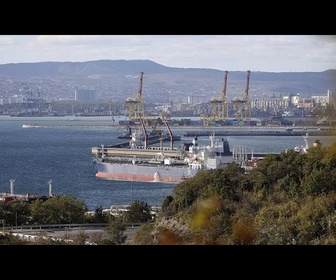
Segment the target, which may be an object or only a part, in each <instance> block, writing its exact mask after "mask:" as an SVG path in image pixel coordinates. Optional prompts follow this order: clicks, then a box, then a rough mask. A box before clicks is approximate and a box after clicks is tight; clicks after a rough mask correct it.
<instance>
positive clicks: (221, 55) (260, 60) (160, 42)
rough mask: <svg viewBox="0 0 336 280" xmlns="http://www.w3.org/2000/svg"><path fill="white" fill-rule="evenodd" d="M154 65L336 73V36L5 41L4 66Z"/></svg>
mask: <svg viewBox="0 0 336 280" xmlns="http://www.w3.org/2000/svg"><path fill="white" fill-rule="evenodd" d="M120 59H122V60H151V61H154V62H156V63H158V64H161V65H163V66H168V67H178V68H208V69H216V70H221V71H225V70H227V71H246V70H251V71H253V72H257V71H261V72H322V71H325V70H329V69H336V35H13V36H12V35H0V64H8V63H33V62H47V61H48V62H50V61H53V62H86V61H93V60H120Z"/></svg>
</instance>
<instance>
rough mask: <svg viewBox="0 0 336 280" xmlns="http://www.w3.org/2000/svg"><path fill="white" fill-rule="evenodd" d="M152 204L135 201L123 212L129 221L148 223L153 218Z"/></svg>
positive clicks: (125, 218) (125, 219) (126, 220)
mask: <svg viewBox="0 0 336 280" xmlns="http://www.w3.org/2000/svg"><path fill="white" fill-rule="evenodd" d="M151 210H152V209H151V206H150V205H148V204H147V203H146V202H143V201H138V200H136V201H134V202H133V203H132V204H131V205H129V206H128V207H127V211H126V212H125V213H124V214H123V216H124V221H125V222H127V223H147V222H150V221H151V220H152V214H151Z"/></svg>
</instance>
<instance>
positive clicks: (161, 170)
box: [91, 130, 233, 183]
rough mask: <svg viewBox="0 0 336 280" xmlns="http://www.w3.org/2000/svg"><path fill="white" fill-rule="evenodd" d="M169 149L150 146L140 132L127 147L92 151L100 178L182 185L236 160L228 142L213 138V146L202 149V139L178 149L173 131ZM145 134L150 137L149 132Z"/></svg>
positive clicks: (211, 142) (111, 147)
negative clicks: (175, 145)
mask: <svg viewBox="0 0 336 280" xmlns="http://www.w3.org/2000/svg"><path fill="white" fill-rule="evenodd" d="M169 134H170V136H171V141H170V145H169V147H167V146H163V139H161V141H160V145H158V146H150V145H148V137H145V139H143V135H142V134H141V133H138V132H137V131H135V132H133V133H132V138H131V140H130V141H129V145H128V146H127V147H123V146H120V145H112V146H104V145H102V146H101V147H93V148H92V149H91V152H92V155H93V162H94V166H95V169H96V174H95V176H96V177H97V178H100V179H109V180H123V181H139V182H162V183H180V182H182V181H184V180H186V179H188V178H191V177H193V176H195V175H196V174H197V173H198V172H200V171H201V170H215V169H218V168H224V167H225V166H226V165H227V164H228V163H230V162H232V161H233V157H232V152H231V151H230V147H229V143H228V141H227V140H226V139H224V138H222V139H217V138H216V136H215V135H210V136H209V145H205V146H199V145H198V141H197V140H198V138H197V137H194V138H193V140H192V142H191V143H181V144H180V145H179V147H177V148H176V147H174V141H173V139H174V137H173V135H172V133H171V130H169ZM145 135H147V134H146V133H145Z"/></svg>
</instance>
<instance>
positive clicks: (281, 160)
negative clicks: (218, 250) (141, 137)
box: [134, 143, 336, 245]
mask: <svg viewBox="0 0 336 280" xmlns="http://www.w3.org/2000/svg"><path fill="white" fill-rule="evenodd" d="M162 215H163V218H161V219H157V221H156V223H155V225H152V226H151V227H148V226H147V225H146V226H145V227H143V228H142V229H141V231H140V230H139V233H138V234H137V236H136V238H135V239H134V240H135V241H137V242H138V243H137V244H204V245H205V244H213V245H215V244H217V245H219V244H221V245H235V244H237V245H251V244H253V245H290V244H292V245H294V244H298V245H316V244H336V143H334V144H333V145H332V146H330V147H327V148H322V147H321V146H316V147H311V148H310V149H309V151H308V153H307V154H299V153H296V152H295V151H294V150H288V151H284V152H282V153H281V154H280V155H272V154H270V155H267V156H266V157H265V158H264V159H263V160H262V161H261V162H259V163H258V166H257V167H255V168H254V169H252V170H251V171H250V172H249V173H248V174H245V173H243V172H242V171H241V169H240V168H239V167H238V166H237V165H236V164H234V163H232V164H229V165H228V166H227V167H226V168H224V169H220V170H216V171H214V172H202V173H199V174H197V175H196V176H195V177H193V178H192V179H189V180H187V181H185V182H182V183H180V184H179V185H177V186H176V187H175V189H174V191H173V195H172V196H169V197H166V199H165V200H164V201H163V204H162ZM149 237H151V238H149Z"/></svg>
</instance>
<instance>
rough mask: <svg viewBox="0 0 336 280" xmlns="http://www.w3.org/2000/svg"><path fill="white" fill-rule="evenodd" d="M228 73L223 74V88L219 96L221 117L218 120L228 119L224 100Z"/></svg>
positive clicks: (227, 107)
mask: <svg viewBox="0 0 336 280" xmlns="http://www.w3.org/2000/svg"><path fill="white" fill-rule="evenodd" d="M227 76H228V71H225V72H224V87H223V91H222V96H221V110H220V112H221V115H220V119H222V120H227V119H228V118H229V105H228V103H227V98H226V84H227Z"/></svg>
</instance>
